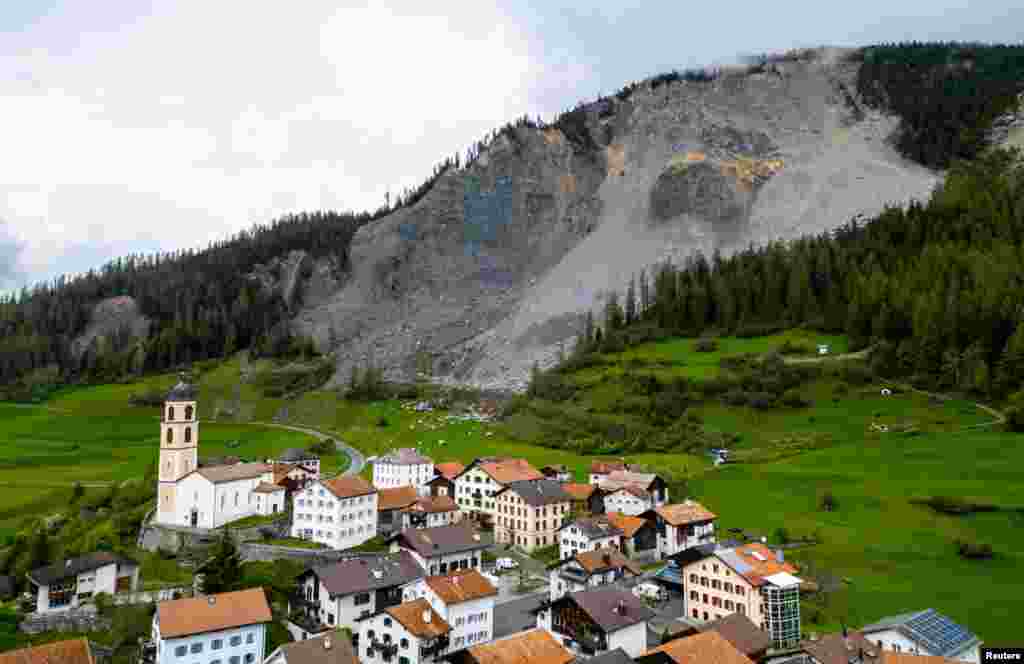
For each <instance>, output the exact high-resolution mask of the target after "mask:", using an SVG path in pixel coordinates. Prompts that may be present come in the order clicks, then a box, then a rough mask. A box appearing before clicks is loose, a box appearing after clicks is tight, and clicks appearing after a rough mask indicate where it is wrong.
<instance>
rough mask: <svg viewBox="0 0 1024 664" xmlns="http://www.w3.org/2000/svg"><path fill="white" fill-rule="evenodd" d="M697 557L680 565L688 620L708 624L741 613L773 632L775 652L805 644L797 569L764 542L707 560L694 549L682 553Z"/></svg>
mask: <svg viewBox="0 0 1024 664" xmlns="http://www.w3.org/2000/svg"><path fill="white" fill-rule="evenodd" d="M690 551H693V552H696V553H694V555H693V557H694V558H697V559H696V560H692V562H688V563H686V564H680V568H681V573H682V577H683V592H684V595H685V597H686V610H687V612H688V613H689V615H688V616H687V617H688V618H690V619H691V620H696V621H703V622H707V621H710V620H716V619H719V618H724V617H725V616H726V615H728V614H730V613H734V612H735V613H739V614H741V615H745V616H747V617H748V618H750V620H751V621H753V622H754V624H755V625H757V626H758V627H760V628H761V629H763V630H764V631H766V632H768V634H769V636H770V637H771V639H772V645H773V646H774V647H776V648H788V647H794V646H796V645H797V644H799V642H800V583H801V580H800V579H799V578H797V577H795V576H793V572H795V571H796V568H794V567H793V566H792V565H790V564H788V563H786V562H784V561H783V560H782V559H781V554H776V553H774V552H772V551H771V550H770V549H769V548H768V547H767V546H765V545H764V544H761V543H753V544H745V545H743V546H739V547H735V548H720V549H715V550H714V552H713V553H711V554H710V555H706V556H705V555H703V554H702V553H700V549H698V548H694V549H690V550H687V551H683V552H682V553H681V554H677V556H676V560H677V561H679V560H685V559H686V557H687V554H688V553H689V552H690Z"/></svg>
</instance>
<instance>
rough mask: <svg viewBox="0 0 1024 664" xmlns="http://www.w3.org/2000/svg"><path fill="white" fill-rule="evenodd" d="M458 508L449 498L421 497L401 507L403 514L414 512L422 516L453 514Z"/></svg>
mask: <svg viewBox="0 0 1024 664" xmlns="http://www.w3.org/2000/svg"><path fill="white" fill-rule="evenodd" d="M458 509H459V506H458V505H456V504H455V500H454V499H453V498H452V497H451V496H423V497H422V498H417V499H416V502H414V503H413V504H412V505H409V506H408V507H403V508H402V511H403V512H416V513H423V514H440V513H441V512H455V511H457V510H458Z"/></svg>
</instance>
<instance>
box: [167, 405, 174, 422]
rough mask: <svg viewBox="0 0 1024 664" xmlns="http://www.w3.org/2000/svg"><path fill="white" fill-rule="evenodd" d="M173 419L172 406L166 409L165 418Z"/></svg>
mask: <svg viewBox="0 0 1024 664" xmlns="http://www.w3.org/2000/svg"><path fill="white" fill-rule="evenodd" d="M173 419H174V406H171V407H170V408H168V409H167V420H168V421H171V420H173Z"/></svg>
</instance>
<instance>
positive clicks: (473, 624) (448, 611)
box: [402, 569, 498, 655]
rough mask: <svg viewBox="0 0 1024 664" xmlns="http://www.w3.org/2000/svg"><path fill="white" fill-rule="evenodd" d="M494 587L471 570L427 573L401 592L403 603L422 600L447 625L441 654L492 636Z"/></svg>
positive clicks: (485, 640)
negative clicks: (446, 640) (446, 633)
mask: <svg viewBox="0 0 1024 664" xmlns="http://www.w3.org/2000/svg"><path fill="white" fill-rule="evenodd" d="M497 595H498V589H497V588H495V587H494V585H493V584H492V583H491V582H490V581H488V580H487V577H485V576H484V575H483V574H481V573H480V572H478V571H477V570H475V569H472V570H468V571H465V572H456V573H454V574H449V575H447V576H428V577H426V578H424V579H420V580H418V581H415V582H413V583H411V584H409V585H408V586H406V588H405V590H404V591H403V593H402V599H403V601H404V602H411V601H413V600H416V599H425V600H427V601H428V602H429V603H430V606H431V607H433V609H434V611H436V612H437V613H438V615H440V616H441V617H442V618H444V619H445V621H446V622H447V623H448V624H449V625H450V626H451V628H452V631H451V634H450V636H449V641H450V642H449V645H448V649H447V651H445V654H446V655H447V654H451V653H454V652H456V651H458V650H462V649H463V648H469V647H471V646H474V645H477V644H480V643H486V642H487V641H490V640H491V638H492V637H493V636H494V598H495V597H496V596H497Z"/></svg>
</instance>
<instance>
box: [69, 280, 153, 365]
mask: <svg viewBox="0 0 1024 664" xmlns="http://www.w3.org/2000/svg"><path fill="white" fill-rule="evenodd" d="M151 324H152V321H150V320H149V318H147V317H145V316H143V315H142V312H141V311H140V310H139V303H138V302H136V301H135V298H133V297H130V296H128V295H120V296H117V297H109V298H107V299H105V300H102V301H100V302H99V303H97V304H96V306H95V307H93V310H92V316H91V317H90V319H89V325H88V326H86V328H85V331H84V332H82V334H80V335H78V336H77V337H76V338H75V340H74V341H72V342H71V354H72V355H73V356H74V357H76V358H81V357H82V355H83V354H84V353H85V351H86V350H87V349H88V348H89V347H90V346H92V347H94V348H96V347H98V346H99V345H100V344H106V345H107V348H108V349H113V346H112V345H113V342H114V340H115V337H117V336H120V335H121V334H122V333H126V335H125V337H124V338H122V339H121V340H120V342H121V343H122V344H123V343H131V342H133V341H136V340H139V339H145V338H146V336H147V335H148V334H149V328H150V325H151ZM101 340H102V341H101ZM114 350H121V349H120V348H117V349H114Z"/></svg>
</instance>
